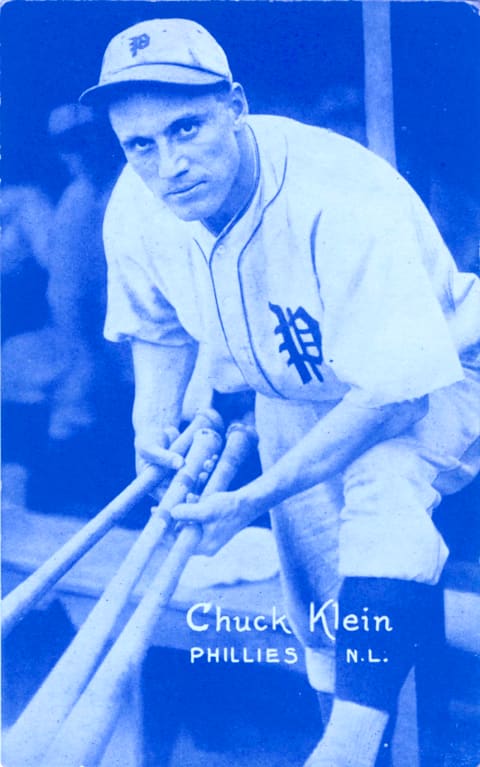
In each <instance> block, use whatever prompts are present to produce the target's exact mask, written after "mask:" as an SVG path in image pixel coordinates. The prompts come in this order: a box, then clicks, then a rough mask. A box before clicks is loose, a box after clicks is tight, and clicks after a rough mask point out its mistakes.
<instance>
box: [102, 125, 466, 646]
mask: <svg viewBox="0 0 480 767" xmlns="http://www.w3.org/2000/svg"><path fill="white" fill-rule="evenodd" d="M248 125H249V136H250V141H251V142H252V145H253V147H254V149H255V156H256V171H255V174H256V184H255V189H254V192H253V193H252V196H251V198H250V200H249V201H248V202H247V204H246V205H245V207H244V208H243V209H242V210H241V211H240V212H239V214H238V215H237V216H236V218H235V219H234V220H233V221H232V222H230V224H229V225H228V226H227V227H226V228H225V229H224V230H223V232H222V233H221V234H220V236H218V237H214V236H213V234H212V233H211V232H210V231H209V230H208V229H207V228H206V227H205V226H204V225H203V224H202V223H201V222H198V221H197V222H186V221H181V220H179V219H177V218H176V217H175V216H174V214H173V213H172V212H171V211H170V210H169V209H168V208H167V207H166V206H165V205H164V204H163V203H162V202H161V201H160V200H159V199H157V198H155V197H154V196H153V194H152V193H151V192H150V191H149V190H148V189H147V187H146V186H145V185H144V183H143V182H142V181H141V180H140V178H139V177H138V176H136V174H135V173H134V171H133V170H132V169H131V168H130V167H128V166H127V167H126V168H125V169H124V171H123V173H122V175H121V177H120V179H119V181H118V183H117V186H116V188H115V190H114V192H113V195H112V198H111V201H110V204H109V207H108V211H107V215H106V219H105V226H104V237H105V248H106V254H107V260H108V295H109V298H108V313H107V319H106V326H105V335H106V337H107V338H109V339H110V340H114V341H118V340H125V339H141V340H144V341H148V342H150V343H159V344H167V345H170V346H175V345H182V344H184V343H185V342H186V341H188V340H190V338H194V339H195V340H196V341H198V342H199V344H200V348H201V353H202V354H203V355H204V359H206V360H207V369H208V378H209V382H210V384H211V386H212V387H214V388H216V389H218V390H219V391H229V392H230V391H239V390H242V389H246V388H251V389H253V390H255V391H256V393H257V397H256V419H257V429H258V432H259V437H260V454H261V458H262V464H263V467H264V468H268V466H269V465H271V464H272V463H273V462H275V460H277V459H278V458H279V457H280V456H281V455H282V454H283V453H285V452H286V451H287V450H288V449H289V448H290V447H291V446H293V445H294V444H296V443H297V442H298V440H299V439H300V438H301V437H302V436H303V434H305V433H306V432H307V431H308V430H309V429H310V428H311V427H312V426H313V425H314V423H315V422H317V421H318V420H320V419H321V418H322V416H323V415H324V414H326V413H327V412H329V410H330V409H331V408H332V407H334V406H335V404H337V403H338V402H339V401H340V400H342V399H343V398H349V399H350V400H351V401H352V402H354V403H356V404H357V405H359V406H362V407H366V408H369V407H376V406H382V405H386V404H390V403H398V402H403V401H405V400H411V399H413V398H418V397H421V396H423V395H426V394H428V395H430V407H429V413H428V415H427V416H426V417H425V418H424V419H423V420H422V421H420V422H419V423H418V424H416V425H415V426H413V427H411V428H410V429H408V430H407V431H406V432H404V433H403V434H402V435H401V436H400V437H398V438H396V439H391V440H387V441H384V442H381V443H379V444H377V445H376V446H375V447H373V448H372V449H370V450H368V451H366V452H365V453H364V454H363V455H362V456H360V457H359V458H358V459H357V460H356V461H354V462H353V463H352V464H351V466H350V467H348V469H347V470H346V471H345V472H344V473H343V475H342V476H338V477H336V478H334V479H332V480H331V481H329V482H325V483H323V484H322V485H318V486H316V487H314V488H311V489H310V490H307V491H305V492H303V493H300V494H298V495H296V496H293V497H292V498H290V499H289V500H288V501H285V502H284V503H282V504H281V505H280V506H279V507H277V508H276V509H275V510H274V511H273V514H272V519H273V529H274V531H275V534H276V537H277V541H278V545H279V550H280V557H281V561H282V570H283V578H284V583H285V590H286V596H287V604H288V608H289V615H290V618H291V621H292V623H293V624H294V626H295V628H296V631H297V633H298V634H299V636H300V637H301V638H302V641H303V642H304V644H305V645H307V646H310V647H311V648H313V649H314V650H317V649H321V648H322V647H323V646H324V645H328V640H327V638H326V637H325V636H324V635H322V634H318V635H317V634H315V635H312V633H311V631H310V629H309V625H308V619H307V606H308V604H309V603H310V602H311V601H312V600H313V601H314V602H315V603H318V604H321V603H323V602H324V601H325V600H326V599H328V598H329V597H331V596H334V595H335V594H336V593H337V590H338V586H339V576H346V575H348V576H379V577H387V578H400V579H407V580H417V581H421V582H424V583H435V582H436V581H437V580H438V578H439V576H440V573H441V570H442V567H443V565H444V562H445V559H446V556H447V553H448V552H447V549H446V546H445V544H444V542H443V540H442V538H441V536H440V534H439V533H438V532H437V530H436V529H435V527H434V525H433V523H432V521H431V518H430V515H431V511H432V510H433V508H434V507H435V506H436V505H437V504H438V502H439V500H440V497H441V494H442V493H445V492H453V491H455V490H456V489H458V488H459V487H461V486H462V484H465V483H466V482H467V481H469V479H470V478H471V477H472V476H474V475H475V473H476V472H477V471H478V468H479V450H478V445H479V434H480V408H479V402H480V372H479V368H480V354H479V353H480V284H479V280H478V279H477V278H476V277H475V276H474V275H472V274H460V273H459V272H458V270H457V269H456V266H455V264H454V261H453V259H452V257H451V255H450V254H449V252H448V250H447V248H446V247H445V245H444V243H443V241H442V239H441V237H440V235H439V233H438V231H437V229H436V227H435V225H434V223H433V222H432V220H431V218H430V216H429V214H428V212H427V211H426V209H425V207H424V206H423V204H422V202H421V201H420V199H419V198H418V197H417V195H416V194H415V193H414V191H413V190H412V189H411V188H410V187H409V185H408V184H407V183H406V182H405V180H403V179H402V178H401V176H399V174H398V173H396V172H395V171H394V170H393V169H392V168H391V167H390V166H389V165H388V164H387V163H385V162H384V161H383V160H381V159H379V158H378V157H376V156H375V155H373V154H372V153H370V152H369V151H368V150H366V149H364V148H363V147H361V146H360V145H358V144H356V143H355V142H353V141H350V140H349V139H345V138H343V137H340V136H338V135H336V134H333V133H330V132H328V131H325V130H323V129H320V128H316V127H311V126H306V125H302V124H300V123H297V122H294V121H292V120H289V119H286V118H280V117H273V116H253V117H250V118H249V119H248Z"/></svg>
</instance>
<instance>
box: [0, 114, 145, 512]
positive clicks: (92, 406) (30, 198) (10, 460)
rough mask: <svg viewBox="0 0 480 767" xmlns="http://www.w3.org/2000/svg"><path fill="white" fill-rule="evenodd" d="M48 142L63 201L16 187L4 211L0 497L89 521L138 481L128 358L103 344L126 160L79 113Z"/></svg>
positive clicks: (51, 128)
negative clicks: (110, 253) (107, 225)
mask: <svg viewBox="0 0 480 767" xmlns="http://www.w3.org/2000/svg"><path fill="white" fill-rule="evenodd" d="M48 140H49V144H50V146H49V148H50V150H51V152H50V154H51V157H52V166H53V167H54V168H55V161H56V160H58V161H59V162H60V165H61V172H62V173H63V179H64V183H63V188H62V190H61V193H60V196H59V197H58V199H57V200H52V199H51V198H50V197H49V196H48V195H47V194H46V193H45V192H43V191H42V190H40V189H39V188H38V187H33V186H32V187H30V186H12V187H10V188H7V189H6V190H5V191H4V194H3V198H2V202H1V206H0V213H1V217H2V220H3V226H4V235H3V237H4V258H3V266H2V271H3V297H4V298H3V304H2V326H3V327H2V344H3V371H4V373H3V403H4V404H3V435H4V448H3V461H4V490H3V497H4V501H6V502H9V503H13V504H16V505H20V506H29V507H30V508H33V509H36V510H39V511H51V512H61V513H74V514H80V515H82V516H83V515H87V516H90V515H91V514H92V513H93V512H94V511H95V510H97V509H98V505H99V504H101V503H102V502H103V501H104V500H106V499H108V497H109V496H111V495H113V494H114V492H115V491H116V490H117V488H120V487H121V485H122V482H124V483H125V482H127V481H128V480H129V479H130V476H131V474H132V473H133V462H132V459H131V455H130V446H129V435H128V434H125V435H123V432H122V430H124V431H125V430H127V431H128V429H129V417H128V415H127V414H128V410H129V407H130V405H129V399H130V396H131V384H130V372H129V369H130V368H129V365H130V361H129V357H128V354H127V352H126V350H123V349H122V348H120V349H117V348H115V346H114V345H113V344H109V343H108V342H107V341H105V340H104V339H103V321H104V312H105V300H106V295H105V294H106V267H105V260H104V255H103V244H102V221H103V214H104V210H105V206H106V203H107V200H108V197H109V194H110V191H111V188H112V186H113V183H114V182H115V178H116V175H117V173H118V169H119V167H120V166H119V156H118V154H117V153H116V147H115V145H114V144H113V142H112V140H111V136H110V135H109V133H108V130H107V127H106V126H103V125H102V124H99V122H98V120H95V118H94V116H93V114H92V112H91V111H90V109H88V108H87V107H83V106H80V105H79V104H63V105H61V106H59V107H57V108H55V109H53V111H52V112H51V113H50V116H49V119H48ZM57 166H58V163H57ZM60 175H61V174H60ZM110 387H114V388H115V397H114V398H112V397H111V395H110ZM123 437H124V439H123ZM113 445H115V449H113Z"/></svg>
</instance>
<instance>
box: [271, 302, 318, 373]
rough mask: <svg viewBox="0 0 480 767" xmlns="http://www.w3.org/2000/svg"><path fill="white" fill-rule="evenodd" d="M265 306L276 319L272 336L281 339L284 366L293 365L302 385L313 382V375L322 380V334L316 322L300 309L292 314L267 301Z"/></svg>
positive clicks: (288, 308)
mask: <svg viewBox="0 0 480 767" xmlns="http://www.w3.org/2000/svg"><path fill="white" fill-rule="evenodd" d="M268 306H269V308H270V311H272V312H273V313H274V314H275V316H276V317H277V319H278V325H277V326H276V327H275V335H281V336H282V338H283V341H282V343H281V344H280V345H279V347H278V351H279V352H280V353H282V352H287V354H288V360H287V365H295V367H296V369H297V372H298V374H299V376H300V378H301V379H302V383H304V384H306V383H308V382H309V381H311V380H312V374H313V375H314V376H315V378H317V379H318V380H319V381H323V376H322V374H321V372H320V366H321V364H322V362H323V355H322V334H321V333H320V325H319V324H318V322H317V320H316V319H314V317H311V316H310V315H309V313H308V312H307V311H306V310H305V309H304V308H303V306H299V307H298V309H296V311H294V312H292V310H291V309H290V307H288V306H287V308H286V310H285V311H283V309H282V307H281V306H278V305H277V304H272V303H270V302H269V304H268Z"/></svg>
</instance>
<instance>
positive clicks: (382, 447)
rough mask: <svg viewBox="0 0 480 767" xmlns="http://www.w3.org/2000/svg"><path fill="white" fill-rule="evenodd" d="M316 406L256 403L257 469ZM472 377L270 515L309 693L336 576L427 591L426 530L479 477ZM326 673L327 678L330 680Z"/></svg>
mask: <svg viewBox="0 0 480 767" xmlns="http://www.w3.org/2000/svg"><path fill="white" fill-rule="evenodd" d="M330 407H331V405H328V404H325V403H313V402H299V401H286V400H280V399H270V398H267V397H264V396H262V395H257V401H256V425H257V431H258V433H259V437H260V444H259V449H260V456H261V460H262V466H263V468H264V469H266V468H268V467H269V466H271V465H272V463H274V462H275V461H276V460H278V458H280V456H281V455H283V454H284V453H285V452H286V451H287V450H288V449H289V448H290V447H292V446H294V445H295V444H296V443H297V442H298V441H299V440H300V439H301V438H302V436H303V435H304V434H306V433H307V432H308V431H309V430H310V429H311V428H312V427H313V426H314V425H315V423H317V422H318V421H319V420H321V419H322V417H323V416H324V415H325V414H326V413H327V412H328V410H329V408H330ZM479 435H480V375H479V374H478V373H477V374H475V375H473V374H468V377H467V378H466V379H465V380H464V381H462V382H460V383H458V384H455V385H453V386H450V387H448V388H445V389H442V390H439V391H437V392H434V393H433V394H431V395H430V405H429V412H428V414H427V415H426V416H425V418H423V419H422V420H421V421H420V422H418V423H417V424H415V426H413V427H412V428H410V429H408V430H407V431H405V432H404V433H403V434H401V435H400V436H399V437H396V438H395V439H390V440H386V441H384V442H380V443H379V444H377V445H376V446H374V447H373V448H371V449H369V450H367V451H366V452H365V453H363V454H362V455H361V456H360V457H359V458H357V459H356V460H355V461H354V462H353V463H352V464H351V465H350V466H349V467H348V468H347V469H346V470H345V471H344V472H343V473H342V475H338V476H336V477H334V478H333V479H332V480H329V481H328V482H324V483H322V484H319V485H316V486H315V487H313V488H311V489H310V490H307V491H305V492H303V493H299V494H298V495H295V496H293V497H292V498H290V499H288V500H287V501H285V502H283V503H282V504H280V505H279V506H277V507H276V508H275V509H273V510H272V513H271V517H272V528H273V531H274V534H275V536H276V540H277V545H278V549H279V555H280V562H281V570H282V581H283V587H284V595H285V602H286V609H287V612H288V615H289V619H290V622H291V623H292V627H293V628H294V630H295V633H296V634H297V636H298V637H299V639H300V640H301V641H302V643H303V644H304V646H305V647H306V648H307V669H308V671H309V676H310V681H311V682H312V684H313V686H314V687H317V689H329V687H330V683H329V682H326V681H322V680H321V679H320V678H319V677H322V678H323V679H324V680H326V679H327V677H329V676H330V677H331V663H325V661H324V658H323V656H322V657H317V658H315V656H316V655H317V653H319V652H320V653H324V652H325V651H326V653H327V655H329V654H330V655H331V654H332V651H333V643H332V641H331V639H330V638H329V636H328V635H327V634H326V633H325V631H318V630H317V628H318V627H316V628H315V631H312V626H311V620H310V618H311V615H310V613H311V610H312V609H313V608H312V605H313V607H314V608H316V609H318V608H320V607H321V606H322V605H323V604H324V603H325V602H327V601H328V600H330V599H333V600H335V599H336V597H337V595H338V591H339V588H340V585H341V580H342V578H343V577H345V576H363V577H383V578H400V579H403V580H414V581H420V582H422V583H429V584H434V583H436V582H437V581H438V579H439V578H440V575H441V572H442V568H443V566H444V564H445V561H446V559H447V556H448V549H447V547H446V545H445V543H444V541H443V539H442V537H441V535H440V533H439V532H438V531H437V529H436V527H435V525H434V524H433V522H432V519H431V515H432V511H433V509H434V508H435V507H436V506H437V505H438V504H439V502H440V500H441V497H442V495H444V494H449V493H454V492H456V491H457V490H459V489H461V488H462V487H464V486H465V485H466V484H468V482H470V480H471V479H473V477H474V476H475V475H476V474H477V473H478V471H479V470H480V438H479ZM329 669H330V670H329Z"/></svg>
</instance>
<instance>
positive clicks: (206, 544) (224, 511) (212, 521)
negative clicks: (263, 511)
mask: <svg viewBox="0 0 480 767" xmlns="http://www.w3.org/2000/svg"><path fill="white" fill-rule="evenodd" d="M170 513H171V516H172V518H173V519H176V520H178V521H180V522H195V523H197V524H200V525H201V526H202V529H203V536H202V540H201V541H200V544H199V546H198V548H197V550H196V551H195V553H196V554H205V555H206V556H208V557H211V556H213V555H214V554H216V553H217V551H218V550H219V549H221V548H222V546H224V544H225V543H227V541H229V540H230V538H233V536H234V535H236V534H237V533H238V532H240V530H243V528H244V527H246V526H247V525H248V524H249V523H250V522H252V521H253V520H254V519H255V518H256V517H257V516H258V513H257V512H256V511H255V510H253V509H252V507H251V505H250V504H248V503H247V502H246V501H245V500H244V499H243V497H242V495H241V494H240V492H238V491H235V492H225V493H214V494H213V495H211V496H210V497H209V498H205V499H201V500H200V501H199V502H198V503H180V504H179V505H178V506H175V508H174V509H172V511H171V512H170Z"/></svg>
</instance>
